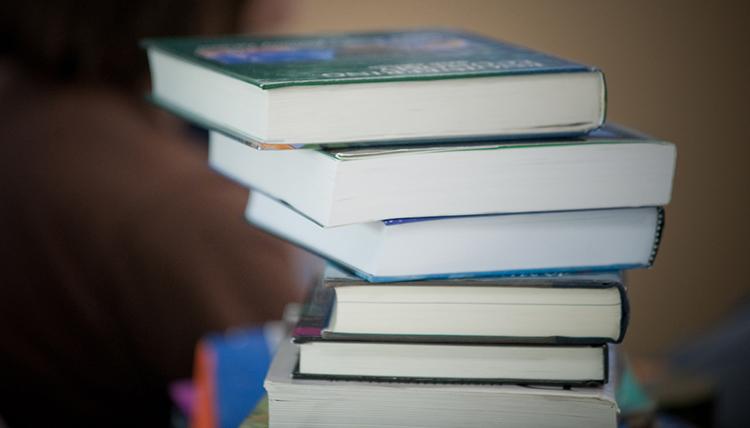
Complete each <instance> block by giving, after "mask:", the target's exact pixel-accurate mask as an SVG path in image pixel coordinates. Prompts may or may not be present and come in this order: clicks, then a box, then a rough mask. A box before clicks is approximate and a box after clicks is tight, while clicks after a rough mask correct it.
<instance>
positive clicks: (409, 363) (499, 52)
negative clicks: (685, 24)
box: [144, 31, 675, 427]
mask: <svg viewBox="0 0 750 428" xmlns="http://www.w3.org/2000/svg"><path fill="white" fill-rule="evenodd" d="M144 45H145V47H146V48H147V50H148V55H149V60H150V64H151V70H152V82H153V93H152V94H151V96H150V98H151V100H152V101H153V102H154V103H156V104H157V105H160V106H162V107H164V108H166V109H168V110H170V111H173V112H175V113H177V114H179V115H181V116H183V117H185V118H187V119H189V120H192V121H194V122H196V123H198V124H200V125H202V126H205V127H207V128H209V129H210V130H211V132H210V141H209V163H210V165H211V166H212V167H213V168H214V169H216V170H217V171H219V172H221V173H222V174H224V175H226V176H227V177H230V178H232V179H233V180H236V181H237V182H239V183H242V184H244V185H246V186H248V187H249V188H251V189H253V191H252V193H251V197H250V200H249V203H248V206H247V211H246V218H247V220H248V221H249V222H250V223H251V224H253V225H256V226H257V227H260V228H262V229H264V230H266V231H269V232H271V233H273V234H276V235H278V236H280V237H282V238H285V239H287V240H289V241H291V242H293V243H296V244H298V245H300V246H302V247H304V248H306V249H308V250H310V251H312V252H314V253H317V254H319V255H321V256H323V257H325V258H326V259H328V260H329V261H330V262H331V264H330V265H329V266H328V268H327V269H326V271H325V274H324V275H323V277H322V278H321V279H320V281H319V284H318V286H317V287H315V289H314V290H313V291H312V292H311V294H310V298H309V299H308V302H307V303H306V305H305V307H304V309H303V310H302V313H301V316H300V318H299V321H298V322H297V324H296V326H294V328H293V329H291V330H290V340H287V341H285V342H284V343H283V344H282V346H281V347H280V348H279V351H278V352H277V354H276V357H275V359H274V362H273V363H272V365H271V369H270V371H269V374H268V376H267V378H266V382H265V387H266V390H267V392H268V399H269V412H270V424H271V426H277V427H302V426H305V427H317V426H319V427H323V426H347V427H355V426H394V427H395V426H398V427H406V426H425V427H427V426H429V427H452V426H489V425H497V424H498V421H502V425H503V426H509V427H516V426H518V427H521V426H524V427H525V426H555V427H580V426H612V427H614V426H616V425H617V404H616V401H615V397H614V394H613V388H614V385H613V382H612V381H611V380H612V379H614V376H613V375H612V373H611V371H612V367H614V365H615V364H613V361H612V358H611V355H612V349H611V346H609V345H608V344H612V343H618V342H620V341H622V339H623V337H624V335H625V332H626V329H627V324H628V320H629V306H628V300H627V293H626V288H625V286H624V284H623V280H622V276H621V271H622V270H623V269H632V268H642V267H649V266H650V265H651V264H652V263H653V261H654V257H655V255H656V251H657V249H658V245H659V241H660V237H661V231H662V227H663V222H664V213H663V210H662V208H661V206H663V205H665V204H667V203H668V202H669V199H670V195H671V189H672V177H673V174H674V167H675V147H674V145H672V144H669V143H666V142H662V141H659V140H656V139H653V138H650V137H647V136H644V135H641V134H639V133H637V132H634V131H632V130H628V129H625V128H622V127H619V126H617V125H614V124H604V117H605V110H606V108H605V107H606V89H605V84H604V77H603V73H602V72H601V71H600V70H598V69H595V68H591V67H587V66H583V65H580V64H575V63H572V62H569V61H565V60H562V59H559V58H555V57H552V56H550V55H546V54H543V53H539V52H534V51H531V50H528V49H525V48H521V47H518V46H513V45H509V44H506V43H502V42H498V41H494V40H488V39H485V38H482V37H478V36H474V35H469V34H466V33H461V32H451V31H412V32H398V33H378V34H349V35H328V36H317V37H277V38H263V39H253V38H247V37H241V38H239V37H238V38H222V39H171V40H169V39H167V40H165V39H160V40H149V41H145V42H144Z"/></svg>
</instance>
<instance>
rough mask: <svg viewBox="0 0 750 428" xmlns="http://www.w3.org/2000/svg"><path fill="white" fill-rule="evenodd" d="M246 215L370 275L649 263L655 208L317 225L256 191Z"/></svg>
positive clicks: (655, 241) (659, 219) (656, 225)
mask: <svg viewBox="0 0 750 428" xmlns="http://www.w3.org/2000/svg"><path fill="white" fill-rule="evenodd" d="M245 217H246V218H247V220H248V221H249V222H250V223H251V224H253V225H255V226H257V227H259V228H261V229H264V230H266V231H268V232H270V233H273V234H275V235H277V236H279V237H281V238H283V239H286V240H288V241H290V242H292V243H294V244H296V245H299V246H301V247H303V248H306V249H307V250H309V251H311V252H313V253H316V254H318V255H320V256H322V257H324V258H326V259H328V260H331V261H334V262H336V263H338V264H341V265H344V266H346V267H348V268H350V269H351V270H353V271H355V272H357V275H359V276H361V277H363V278H366V279H367V280H369V281H371V282H389V281H405V280H412V279H424V278H451V277H468V276H491V275H500V274H502V275H507V274H513V273H528V272H559V271H581V270H616V269H632V268H637V267H648V266H650V265H651V263H652V262H653V260H654V258H655V257H656V252H657V249H658V247H659V242H660V237H661V231H662V226H663V219H664V212H663V210H662V209H661V208H658V207H644V208H620V209H611V210H586V211H560V212H541V213H530V214H499V215H484V216H460V217H440V218H426V219H395V220H388V221H375V222H369V223H359V224H351V225H346V226H339V227H331V228H323V227H320V226H319V225H317V224H315V223H314V222H313V221H311V220H310V219H308V218H307V217H305V216H303V215H301V214H300V213H298V212H297V211H295V210H294V209H292V208H290V207H289V206H288V205H285V204H283V203H282V202H279V201H277V200H275V199H273V198H271V197H269V196H266V195H264V194H262V193H260V192H252V193H251V195H250V201H249V202H248V205H247V210H246V213H245Z"/></svg>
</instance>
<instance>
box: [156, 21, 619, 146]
mask: <svg viewBox="0 0 750 428" xmlns="http://www.w3.org/2000/svg"><path fill="white" fill-rule="evenodd" d="M142 45H143V46H144V47H145V48H146V49H147V51H148V57H149V64H150V67H151V80H152V94H151V98H152V100H153V101H154V102H155V103H157V104H159V105H161V106H163V107H165V108H167V109H169V110H172V111H174V112H176V113H178V114H181V115H183V116H184V117H186V118H188V119H191V120H194V121H195V122H198V123H199V124H203V125H205V126H207V127H210V128H214V129H221V130H223V131H224V132H227V133H229V134H232V135H235V136H237V137H240V138H243V139H245V140H247V141H251V142H253V144H256V145H258V146H262V147H265V148H309V147H320V146H323V145H328V144H342V143H353V142H361V141H368V142H370V143H371V144H375V143H378V142H380V143H389V144H392V143H394V142H404V141H412V142H420V141H431V140H432V139H435V138H441V139H444V138H451V139H455V140H467V139H472V140H473V139H481V138H490V137H497V136H504V137H509V136H529V135H557V134H567V135H571V134H582V133H585V132H586V131H589V130H591V129H595V128H597V127H599V126H600V125H601V124H602V122H603V121H604V114H605V104H606V96H605V83H604V76H603V73H602V72H601V71H600V70H598V69H595V68H592V67H588V66H585V65H581V64H577V63H574V62H570V61H566V60H563V59H560V58H556V57H553V56H551V55H547V54H543V53H540V52H536V51H533V50H530V49H526V48H522V47H519V46H515V45H511V44H508V43H503V42H500V41H496V40H491V39H487V38H484V37H480V36H476V35H472V34H467V33H463V32H457V31H442V30H418V31H405V32H383V33H367V34H337V35H319V36H297V37H249V36H233V37H223V38H180V39H151V40H145V41H143V43H142Z"/></svg>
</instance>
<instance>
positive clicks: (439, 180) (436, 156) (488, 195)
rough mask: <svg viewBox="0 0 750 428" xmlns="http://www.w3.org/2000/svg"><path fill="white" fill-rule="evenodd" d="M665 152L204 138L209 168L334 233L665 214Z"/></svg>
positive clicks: (603, 142) (600, 133) (583, 145)
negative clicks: (522, 217) (384, 225)
mask: <svg viewBox="0 0 750 428" xmlns="http://www.w3.org/2000/svg"><path fill="white" fill-rule="evenodd" d="M675 157H676V151H675V146H674V145H673V144H669V143H665V142H662V141H658V140H656V139H654V138H652V137H648V136H643V135H640V134H637V133H635V132H633V131H630V130H628V129H625V128H622V127H618V126H616V125H614V124H607V125H605V127H604V128H602V129H600V130H597V131H595V132H593V133H591V134H590V135H589V136H587V137H581V138H576V139H556V140H532V141H512V142H511V141H505V142H496V143H494V144H492V143H484V144H472V145H465V144H464V145H455V144H433V145H429V146H427V145H424V146H406V147H389V148H374V147H371V148H360V149H342V150H283V151H282V150H275V151H264V150H256V149H253V148H252V147H250V146H248V145H246V144H243V143H242V142H240V141H238V140H236V139H233V138H231V137H229V136H227V135H225V134H221V133H218V132H211V133H210V141H209V164H210V165H211V167H213V168H214V169H215V170H217V171H219V172H220V173H222V174H224V175H226V176H227V177H229V178H231V179H233V180H235V181H237V182H239V183H241V184H244V185H246V186H248V187H252V188H254V189H258V190H260V191H262V192H264V193H267V194H269V195H271V196H273V197H275V198H276V199H279V200H282V201H284V202H285V203H287V204H289V205H290V206H292V207H293V208H294V209H296V210H297V211H299V212H301V213H303V214H304V215H306V216H307V217H309V218H310V219H312V220H313V221H315V222H316V223H318V224H320V225H322V226H325V227H333V226H340V225H345V224H352V223H362V222H367V221H374V220H384V219H393V218H407V217H435V216H457V215H473V214H493V213H514V212H538V211H561V210H582V209H598V208H617V207H640V206H657V205H665V204H667V203H668V202H669V200H670V197H671V192H672V179H673V176H674V168H675Z"/></svg>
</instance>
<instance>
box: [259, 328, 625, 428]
mask: <svg viewBox="0 0 750 428" xmlns="http://www.w3.org/2000/svg"><path fill="white" fill-rule="evenodd" d="M298 346H299V345H296V344H294V343H292V342H291V341H284V342H282V344H281V346H280V347H279V350H278V352H277V353H276V356H275V357H274V360H273V362H272V364H271V368H270V369H269V372H268V375H267V376H266V380H265V382H264V386H265V389H266V391H267V393H268V416H269V426H275V427H282V426H283V427H289V428H292V427H295V428H296V427H305V428H316V427H320V428H323V427H331V426H341V427H374V426H377V427H432V428H442V427H446V428H447V427H459V426H471V427H480V426H498V424H499V423H502V426H503V427H507V428H521V427H524V428H525V427H542V426H543V427H554V428H574V427H575V428H579V427H612V428H614V427H616V426H617V412H618V407H617V403H616V402H615V395H614V388H615V385H614V383H612V382H609V383H605V384H601V385H599V386H587V387H569V386H557V387H553V386H536V385H526V386H523V385H492V384H487V385H478V384H456V383H441V382H366V381H352V380H333V379H299V378H295V377H294V375H293V373H294V371H295V367H296V365H297V360H298V358H297V352H298V351H297V348H298Z"/></svg>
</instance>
